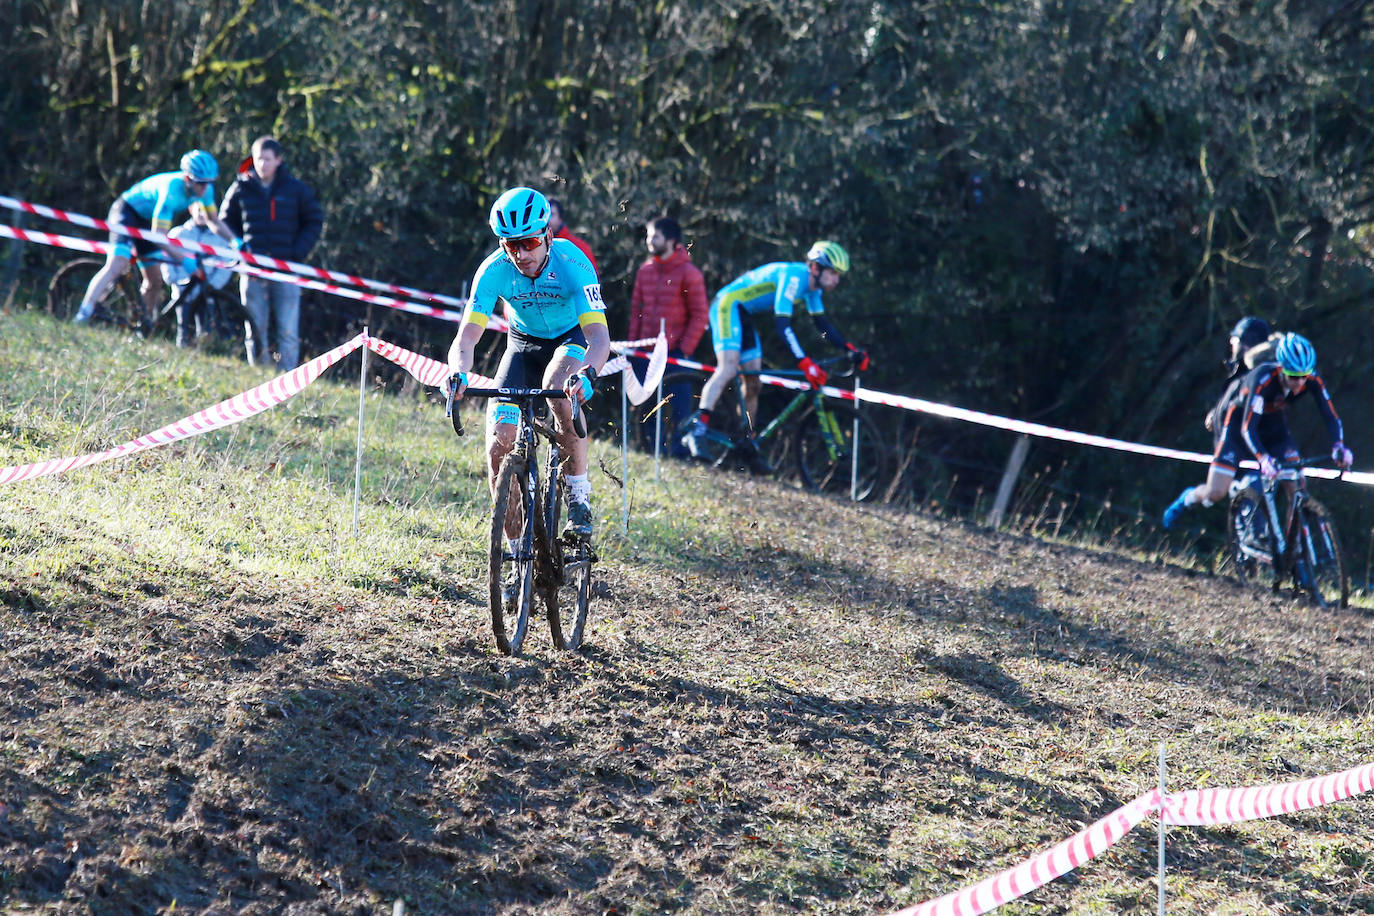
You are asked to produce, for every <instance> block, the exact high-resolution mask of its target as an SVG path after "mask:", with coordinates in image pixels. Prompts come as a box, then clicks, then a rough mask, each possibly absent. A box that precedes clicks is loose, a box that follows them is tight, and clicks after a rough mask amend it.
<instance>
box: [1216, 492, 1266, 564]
mask: <svg viewBox="0 0 1374 916" xmlns="http://www.w3.org/2000/svg"><path fill="white" fill-rule="evenodd" d="M1263 511H1264V510H1263V509H1262V508H1261V507H1260V504H1259V501H1258V500H1256V499H1255V498H1254V497H1253V496H1251V495H1250V493H1249V492H1242V493H1238V494H1236V495H1235V496H1233V497H1232V498H1231V505H1230V507H1229V508H1228V509H1227V513H1226V556H1227V558H1228V559H1229V560H1230V564H1231V575H1233V576H1235V577H1236V581H1237V582H1239V583H1240V584H1241V585H1254V584H1255V582H1256V579H1257V578H1258V576H1259V567H1260V561H1259V560H1258V559H1257V558H1256V557H1255V556H1254V555H1253V554H1254V552H1255V550H1256V548H1257V545H1256V544H1255V543H1254V541H1255V528H1254V525H1255V522H1256V520H1257V519H1258V518H1259V517H1260V516H1261V515H1262V513H1263ZM1266 527H1267V526H1266ZM1265 540H1266V541H1270V539H1269V538H1265ZM1265 549H1267V550H1268V551H1269V555H1270V556H1271V557H1272V556H1273V546H1272V543H1271V544H1269V546H1268V547H1267V548H1265Z"/></svg>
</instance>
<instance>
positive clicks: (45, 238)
mask: <svg viewBox="0 0 1374 916" xmlns="http://www.w3.org/2000/svg"><path fill="white" fill-rule="evenodd" d="M0 237H4V238H11V239H18V240H20V241H24V242H38V243H39V244H41V245H52V246H53V247H55V248H70V249H74V250H76V251H88V252H91V253H92V254H102V255H108V254H109V253H110V249H111V248H112V247H113V246H111V245H110V243H109V242H93V241H90V240H88V239H78V238H73V237H72V236H70V235H54V234H52V233H50V232H35V231H33V230H31V229H17V228H15V227H13V226H6V225H5V224H3V223H0ZM172 241H173V242H176V241H177V240H176V239H172ZM221 266H223V267H225V268H227V269H229V270H234V271H237V272H239V273H246V274H249V275H250V276H255V277H262V278H264V279H268V280H276V281H279V282H282V283H294V284H296V285H297V286H303V287H306V288H307V289H317V290H321V291H323V292H326V293H330V294H332V295H335V296H342V297H344V298H347V299H356V300H358V301H359V302H370V303H373V304H375V305H384V306H386V307H387V308H393V309H399V310H400V311H403V312H409V313H411V314H412V315H424V316H426V317H429V318H440V319H442V320H444V321H452V322H458V321H461V320H462V318H463V313H462V312H455V311H451V310H450V309H441V308H438V307H436V306H432V305H420V304H418V303H415V302H408V301H406V300H403V299H393V298H391V297H390V296H381V295H378V294H377V293H365V292H363V291H362V290H357V289H349V288H347V287H343V286H336V285H334V284H332V283H325V282H323V281H320V280H311V279H308V278H306V277H298V276H296V275H295V274H284V273H279V272H276V271H269V270H263V269H262V268H260V267H253V266H251V265H248V264H243V263H238V262H235V261H233V260H231V259H229V258H225V259H223V260H222V261H221ZM491 328H492V330H496V331H504V330H505V329H506V323H505V320H504V319H503V318H501V317H500V316H497V315H493V316H492V323H491Z"/></svg>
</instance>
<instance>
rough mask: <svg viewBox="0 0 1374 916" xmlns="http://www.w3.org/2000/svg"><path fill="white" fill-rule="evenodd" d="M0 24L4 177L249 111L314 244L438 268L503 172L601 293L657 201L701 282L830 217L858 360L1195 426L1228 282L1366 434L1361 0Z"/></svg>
mask: <svg viewBox="0 0 1374 916" xmlns="http://www.w3.org/2000/svg"><path fill="white" fill-rule="evenodd" d="M0 28H2V29H3V30H4V33H5V34H6V35H9V36H12V37H11V39H10V40H9V41H7V43H6V44H5V46H4V47H3V49H0V58H2V60H0V63H2V64H3V68H4V72H5V73H6V79H5V81H4V82H3V83H0V115H3V117H4V119H5V123H6V125H7V130H6V131H5V132H4V134H3V136H0V143H3V149H2V150H0V152H3V157H0V187H2V188H3V189H4V191H5V192H7V193H11V194H17V195H19V196H22V197H26V198H29V199H33V200H37V201H41V202H45V203H49V204H53V205H57V206H64V207H70V208H73V209H77V210H81V211H84V212H89V213H102V212H103V211H104V209H105V207H106V206H107V205H108V201H109V199H110V198H111V197H112V196H113V195H114V194H115V193H117V192H118V191H119V190H121V189H122V188H123V187H125V186H127V184H128V183H130V182H131V181H133V180H135V179H137V178H139V177H141V176H142V175H144V174H147V173H149V172H151V171H155V170H160V169H164V168H168V167H170V166H171V163H173V162H174V161H175V157H176V156H177V155H178V154H179V153H180V152H181V151H182V150H183V149H185V148H187V147H190V146H203V147H205V148H207V149H210V150H211V151H213V152H214V153H215V154H216V155H217V156H218V157H219V158H220V160H221V163H222V165H224V166H230V165H233V164H235V163H236V162H237V161H238V160H239V158H240V157H241V156H243V155H245V154H246V151H247V147H248V145H249V143H250V142H251V140H252V139H253V138H254V137H255V136H257V135H259V134H262V133H266V132H271V133H275V134H277V135H278V136H279V137H280V138H281V139H282V140H283V142H284V143H285V144H286V145H287V148H288V156H289V160H290V161H291V163H292V164H293V166H294V167H295V168H296V170H297V171H298V172H299V173H300V174H301V175H302V176H303V177H305V178H307V179H308V180H310V181H311V182H312V183H313V184H314V185H315V186H316V187H317V188H318V190H319V191H320V193H321V196H322V198H323V199H324V200H325V201H326V203H327V204H328V207H329V213H330V217H329V222H328V225H327V229H326V235H325V240H324V243H323V245H322V248H321V250H320V251H319V253H318V256H317V260H318V261H319V262H321V263H327V264H329V265H331V266H337V267H340V268H346V269H349V270H353V271H357V272H360V273H364V274H370V275H374V276H378V277H382V278H386V279H393V280H396V281H399V282H404V283H407V284H411V285H416V286H421V287H434V288H439V289H442V290H445V291H452V292H458V291H459V290H460V289H461V287H462V284H463V282H464V280H465V278H467V277H469V276H470V274H471V271H472V269H473V267H474V266H475V265H476V263H477V262H478V261H479V260H480V258H481V257H482V256H483V255H484V254H485V253H486V251H487V250H489V246H490V239H489V236H488V235H487V234H486V230H485V227H484V214H485V210H486V207H487V206H488V205H489V203H490V201H491V200H492V198H493V196H494V195H495V194H496V193H499V191H500V190H501V189H503V188H504V187H506V186H509V185H511V184H514V183H529V184H534V185H537V186H540V187H543V188H545V189H547V190H549V191H550V192H552V193H555V194H557V195H558V196H560V197H562V198H563V199H564V200H565V201H566V203H567V205H568V208H569V210H570V212H571V215H572V217H573V224H574V227H575V229H576V230H577V231H579V232H580V233H581V234H583V235H584V236H585V237H586V238H588V240H589V241H590V242H591V243H592V245H593V247H594V249H595V250H596V252H597V255H598V259H599V260H600V262H601V264H602V269H603V279H604V281H605V284H606V287H607V296H608V300H609V301H610V303H611V306H612V310H613V311H614V310H616V309H617V308H620V309H621V310H622V314H623V308H624V306H625V305H627V304H628V298H629V295H628V291H629V281H630V278H631V276H632V274H633V268H634V265H635V264H636V263H637V261H638V259H639V258H640V256H641V250H642V249H641V230H640V227H641V225H642V222H643V220H644V219H645V218H646V217H649V216H651V215H655V214H657V213H659V212H662V211H667V212H669V213H672V214H673V215H675V216H677V217H678V218H679V219H680V220H681V221H682V222H683V224H684V226H685V227H686V230H687V234H688V235H689V237H690V239H691V242H692V246H693V255H694V258H695V260H696V261H697V262H698V264H700V265H701V266H702V267H703V269H704V270H705V271H706V273H707V278H708V284H709V285H711V286H718V285H720V284H722V283H724V282H725V281H727V280H729V279H730V278H731V277H732V276H734V275H735V274H737V273H738V272H740V271H742V270H744V269H746V268H748V267H750V266H753V265H755V264H758V263H762V262H764V261H768V260H774V259H782V258H796V257H798V256H799V255H800V253H801V251H802V249H803V247H804V246H805V245H806V244H807V243H808V242H810V241H811V240H813V239H814V238H816V237H820V236H831V237H834V238H836V239H838V240H840V241H842V242H843V243H844V244H846V245H847V246H848V247H849V248H850V250H851V252H852V254H853V255H854V259H855V265H856V270H855V272H854V276H853V279H852V282H849V283H848V284H847V285H846V286H845V287H843V288H842V289H841V291H840V293H839V294H838V295H836V296H835V297H833V305H832V311H833V312H834V313H835V314H836V316H837V322H838V323H839V324H840V325H841V327H843V328H845V329H847V330H848V331H850V332H852V334H853V336H854V337H855V338H856V339H859V340H862V341H864V342H866V343H868V344H869V345H870V346H871V347H872V348H873V350H874V353H875V356H876V358H877V359H876V362H877V365H878V367H879V369H878V372H877V377H876V378H875V379H874V380H873V381H874V383H875V384H878V385H881V386H883V387H888V388H892V389H895V390H900V391H904V392H909V393H914V394H918V395H921V396H926V397H933V398H937V399H943V400H950V401H953V402H955V403H959V404H963V405H967V406H974V407H978V408H981V409H986V410H991V411H995V412H1006V413H1010V414H1013V415H1017V416H1022V417H1028V418H1035V419H1039V420H1042V421H1045V422H1051V423H1056V424H1060V425H1066V426H1070V427H1073V428H1079V429H1086V430H1091V431H1094V432H1100V433H1104V434H1108V435H1116V436H1122V437H1126V438H1136V439H1144V440H1147V441H1152V442H1158V443H1161V444H1174V445H1180V446H1183V447H1188V448H1194V449H1200V450H1205V449H1206V448H1208V447H1209V440H1208V437H1207V435H1206V433H1205V432H1203V430H1202V428H1201V425H1200V423H1199V422H1198V420H1199V418H1200V416H1201V412H1202V409H1203V407H1204V406H1205V404H1206V403H1207V401H1208V400H1209V399H1210V398H1211V397H1213V396H1214V395H1215V391H1216V388H1217V385H1218V382H1219V374H1218V371H1217V362H1218V360H1219V358H1220V356H1221V352H1222V349H1223V347H1224V345H1225V330H1224V329H1225V328H1226V327H1228V326H1229V325H1230V324H1231V323H1232V322H1234V321H1235V320H1236V319H1237V318H1238V317H1240V316H1241V315H1242V314H1245V313H1249V312H1257V313H1259V314H1262V315H1264V316H1266V317H1268V318H1270V319H1271V320H1273V321H1274V322H1276V323H1277V324H1278V325H1280V326H1282V327H1285V328H1292V329H1296V330H1300V331H1303V332H1305V333H1308V334H1309V335H1310V336H1311V337H1312V338H1313V340H1314V342H1315V343H1316V344H1317V346H1318V348H1319V352H1320V353H1321V354H1322V356H1323V360H1322V363H1323V366H1324V370H1325V372H1326V374H1327V375H1328V376H1329V377H1330V380H1331V382H1332V384H1333V387H1334V389H1335V391H1336V394H1337V397H1338V399H1339V402H1340V404H1341V406H1342V408H1343V412H1344V413H1345V414H1346V416H1347V419H1348V420H1350V421H1351V425H1352V426H1353V427H1355V430H1354V432H1353V433H1352V435H1351V437H1350V438H1351V440H1352V445H1354V447H1355V448H1356V449H1357V451H1358V452H1360V453H1361V454H1362V455H1365V456H1369V457H1371V458H1374V451H1371V449H1374V437H1371V436H1368V435H1367V434H1366V433H1365V432H1364V430H1365V429H1367V428H1368V426H1369V420H1370V419H1371V413H1370V412H1369V411H1368V410H1366V409H1365V408H1364V407H1363V403H1364V402H1367V401H1368V394H1369V385H1368V382H1367V376H1368V374H1369V373H1368V371H1367V366H1368V359H1367V357H1366V356H1365V354H1366V353H1367V352H1368V345H1369V336H1370V328H1369V321H1368V319H1367V309H1366V305H1365V300H1366V298H1367V297H1368V295H1369V293H1370V290H1371V283H1370V274H1369V268H1370V262H1369V259H1368V257H1367V255H1366V252H1365V251H1363V250H1362V249H1361V247H1360V246H1361V243H1362V241H1363V240H1364V239H1366V238H1367V235H1366V234H1365V233H1366V230H1365V227H1366V226H1367V225H1368V224H1370V223H1371V220H1372V219H1374V188H1372V187H1371V175H1374V170H1372V169H1371V165H1374V143H1372V142H1371V141H1374V120H1372V118H1371V115H1372V114H1374V80H1372V79H1371V74H1370V69H1369V67H1368V61H1369V60H1371V59H1374V41H1372V40H1371V33H1372V32H1374V9H1371V6H1370V4H1368V3H1365V2H1340V0H1326V2H1321V0H1313V2H1281V0H1258V2H1250V3H1244V4H1230V3H1216V2H1211V0H1180V2H1160V3H1130V2H1121V0H1047V2H1034V3H1005V2H979V3H947V2H933V0H925V2H922V0H900V2H895V0H864V2H857V0H716V2H714V3H711V4H707V5H704V6H703V5H700V4H687V3H682V2H676V0H657V2H649V3H628V2H624V0H589V2H581V3H577V4H574V3H571V2H567V0H485V2H480V3H477V2H470V3H450V2H447V0H443V2H441V0H372V2H365V0H341V2H338V3H332V4H312V3H304V2H290V0H206V2H204V3H197V4H149V3H143V2H134V0H108V2H102V3H92V2H82V0H27V2H25V0H11V2H8V3H5V4H3V6H0ZM434 332H435V334H436V335H441V334H443V333H447V329H444V328H435V329H434ZM1304 411H1306V408H1304ZM935 435H937V436H940V435H944V436H948V437H951V438H957V437H965V438H964V440H963V441H962V443H961V446H960V447H961V448H963V449H964V450H966V451H971V452H974V453H983V454H984V456H985V457H986V458H987V459H988V460H989V461H995V460H997V458H998V457H1000V456H1001V455H1002V454H1004V453H1005V449H1006V447H1007V442H1006V440H1005V439H1004V438H1002V437H997V436H988V435H984V434H980V435H978V436H969V435H968V434H967V431H966V430H955V429H953V428H951V427H949V426H948V425H947V426H946V427H945V428H944V429H943V431H937V432H936V433H935ZM1041 449H1042V452H1043V454H1045V455H1047V456H1050V457H1053V456H1055V455H1062V457H1063V458H1064V460H1067V461H1069V462H1070V464H1069V466H1068V467H1067V468H1066V470H1065V471H1064V473H1065V474H1066V475H1067V476H1068V477H1069V478H1070V479H1073V480H1076V481H1078V482H1080V483H1084V484H1092V485H1100V486H1119V485H1120V483H1119V482H1116V483H1110V481H1112V480H1113V478H1112V474H1111V471H1110V465H1111V464H1112V460H1111V459H1110V458H1108V459H1107V460H1105V461H1104V460H1103V455H1102V454H1101V453H1097V454H1093V455H1091V456H1088V455H1085V454H1084V453H1083V452H1082V451H1081V450H1064V451H1062V452H1060V451H1059V450H1056V449H1055V448H1053V447H1052V446H1043V447H1041ZM1198 471H1199V468H1197V467H1190V468H1178V467H1173V466H1169V467H1163V466H1161V467H1159V469H1158V473H1157V475H1156V478H1155V479H1153V480H1151V481H1149V486H1150V488H1151V489H1153V490H1155V491H1156V495H1157V493H1158V491H1159V490H1161V489H1163V488H1165V485H1166V484H1167V486H1168V489H1170V490H1173V489H1174V488H1175V484H1176V482H1178V483H1181V482H1183V481H1184V480H1187V479H1190V478H1194V477H1200V474H1199V473H1198ZM1175 478H1177V481H1175Z"/></svg>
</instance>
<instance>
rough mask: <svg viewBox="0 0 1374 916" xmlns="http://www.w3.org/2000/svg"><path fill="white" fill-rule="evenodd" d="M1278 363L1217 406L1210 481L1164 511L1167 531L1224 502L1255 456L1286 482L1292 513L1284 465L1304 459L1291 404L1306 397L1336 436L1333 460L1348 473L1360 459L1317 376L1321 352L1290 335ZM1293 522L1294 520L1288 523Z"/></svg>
mask: <svg viewBox="0 0 1374 916" xmlns="http://www.w3.org/2000/svg"><path fill="white" fill-rule="evenodd" d="M1275 359H1276V362H1268V363H1260V364H1259V365H1257V366H1256V367H1255V368H1254V369H1251V370H1250V371H1249V372H1247V373H1246V374H1245V375H1244V376H1243V377H1242V378H1241V380H1240V383H1239V384H1238V385H1237V386H1236V387H1235V389H1234V390H1232V389H1228V391H1227V396H1226V397H1225V398H1223V400H1224V401H1225V403H1222V404H1218V409H1217V410H1216V411H1214V413H1213V416H1216V417H1220V418H1221V420H1220V422H1217V423H1213V429H1212V435H1213V437H1214V440H1215V443H1216V450H1215V451H1214V452H1213V455H1212V463H1211V465H1210V467H1209V468H1208V470H1207V482H1206V483H1204V484H1201V485H1199V486H1195V487H1188V488H1187V489H1185V490H1184V491H1183V492H1182V493H1180V494H1179V495H1178V498H1177V499H1175V500H1174V501H1173V502H1172V503H1170V504H1169V507H1168V508H1167V509H1165V510H1164V527H1165V528H1172V527H1173V526H1174V525H1175V524H1176V523H1177V522H1178V519H1179V516H1181V515H1182V514H1183V513H1184V511H1186V510H1187V509H1189V508H1191V507H1193V506H1196V505H1198V504H1199V503H1200V504H1202V505H1204V506H1210V505H1212V504H1213V503H1215V502H1218V501H1220V500H1222V499H1224V498H1225V497H1226V496H1227V493H1228V492H1229V490H1230V486H1231V481H1232V480H1233V479H1234V478H1235V476H1236V470H1237V468H1238V467H1239V466H1240V462H1241V460H1242V459H1245V458H1250V457H1253V458H1254V459H1255V460H1256V461H1257V462H1258V464H1259V469H1260V474H1261V475H1262V476H1263V477H1264V479H1265V480H1266V481H1272V480H1274V479H1275V478H1279V479H1280V480H1281V486H1282V489H1283V492H1284V496H1285V498H1286V499H1287V501H1288V507H1289V514H1290V516H1291V513H1292V507H1293V493H1294V490H1295V488H1296V484H1295V480H1296V475H1297V471H1295V470H1284V471H1282V472H1280V470H1279V463H1280V462H1282V463H1284V464H1286V465H1290V464H1295V463H1297V462H1298V461H1299V460H1300V457H1301V454H1300V452H1299V451H1298V445H1297V442H1295V441H1294V439H1293V434H1292V432H1291V431H1290V430H1289V428H1288V419H1287V409H1288V405H1289V404H1291V403H1292V402H1293V401H1295V400H1297V399H1298V398H1300V397H1302V396H1303V395H1305V394H1309V393H1310V394H1312V396H1313V398H1314V399H1315V401H1316V404H1317V410H1318V411H1319V412H1320V413H1321V417H1322V420H1323V422H1324V423H1325V424H1326V430H1327V433H1328V434H1329V435H1330V437H1331V460H1332V461H1333V462H1335V463H1336V464H1337V465H1338V466H1340V467H1342V468H1349V467H1350V466H1351V464H1353V463H1354V460H1355V456H1354V455H1353V454H1352V453H1351V451H1350V449H1348V448H1346V447H1345V442H1344V432H1343V428H1342V425H1341V418H1340V417H1339V416H1338V415H1337V414H1336V409H1335V407H1334V406H1333V405H1332V403H1331V395H1330V394H1329V393H1328V392H1327V390H1326V383H1325V382H1323V381H1322V379H1321V376H1320V375H1318V374H1317V351H1316V350H1315V349H1314V348H1313V347H1312V344H1311V342H1309V341H1308V340H1307V338H1306V337H1303V336H1302V335H1300V334H1293V333H1288V334H1284V335H1283V336H1282V337H1281V338H1279V341H1278V344H1277V346H1276V347H1275ZM1289 522H1291V517H1290V519H1289Z"/></svg>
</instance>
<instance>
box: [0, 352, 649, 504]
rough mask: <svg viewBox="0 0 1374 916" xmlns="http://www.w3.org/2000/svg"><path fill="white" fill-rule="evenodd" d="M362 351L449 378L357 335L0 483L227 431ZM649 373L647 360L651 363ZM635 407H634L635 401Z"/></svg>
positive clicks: (421, 377)
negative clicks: (187, 410)
mask: <svg viewBox="0 0 1374 916" xmlns="http://www.w3.org/2000/svg"><path fill="white" fill-rule="evenodd" d="M362 346H366V347H367V348H368V349H369V350H372V351H373V352H374V353H376V354H377V355H378V356H381V357H383V358H385V359H388V360H390V361H391V362H393V363H395V364H396V365H398V366H400V367H401V368H403V369H405V370H406V371H407V372H409V373H410V374H411V375H412V376H414V377H415V379H416V380H417V381H419V382H420V383H422V384H425V385H429V386H430V387H432V388H438V387H440V386H441V385H442V384H443V383H444V380H445V379H447V378H448V376H449V369H448V365H447V364H446V363H443V362H440V361H439V360H437V359H431V358H430V357H428V356H422V355H421V354H419V353H415V352H413V351H411V350H407V349H405V348H404V347H398V346H397V345H396V344H393V343H389V342H387V341H385V340H379V339H378V338H376V337H372V336H369V335H368V334H359V335H358V336H357V337H355V338H353V339H352V340H350V341H348V342H347V343H343V344H340V345H339V346H337V347H335V348H334V349H332V350H330V351H329V352H327V353H321V354H320V355H319V356H317V357H315V358H314V359H312V360H310V361H309V362H307V363H306V364H305V365H303V366H300V367H298V368H296V369H292V370H291V371H290V372H285V373H283V374H281V375H279V376H277V377H276V378H274V379H272V380H271V381H268V382H264V383H263V384H261V385H259V386H257V387H256V388H251V389H249V390H248V391H245V392H243V393H242V394H237V395H234V397H232V398H228V399H226V400H224V401H221V402H220V403H218V404H216V405H214V406H213V407H207V408H206V409H205V410H202V411H200V412H198V413H194V414H192V415H191V416H189V417H184V418H182V419H180V420H177V421H176V422H175V423H168V424H167V425H166V426H163V427H161V428H159V429H156V430H153V431H152V432H151V433H148V434H147V435H144V436H140V437H139V438H137V439H133V440H131V441H129V442H125V443H123V444H121V445H117V446H115V447H114V448H109V449H105V450H104V451H100V452H92V453H90V454H86V455H77V456H73V457H70V458H53V459H51V460H48V461H40V462H35V463H33V464H24V465H15V466H12V467H3V468H0V484H6V483H15V482H17V481H20V480H28V479H30V478H33V477H46V476H48V475H51V474H63V473H66V472H67V471H72V470H76V469H77V468H84V467H89V466H91V465H93V464H100V463H101V462H104V461H110V460H111V459H114V458H123V457H125V456H128V455H135V454H137V453H139V452H142V451H146V450H147V449H150V448H156V447H157V446H160V445H170V444H171V443H173V442H179V441H181V440H183V439H189V438H191V437H192V436H199V435H201V434H202V433H208V432H212V431H214V430H217V429H223V428H224V427H226V426H232V425H233V424H235V423H239V422H241V421H243V420H246V419H248V418H249V417H252V416H255V415H257V414H260V413H262V412H263V411H264V410H268V409H269V408H272V407H276V406H277V405H278V404H281V403H283V402H285V401H287V400H289V399H290V398H293V397H295V396H296V395H297V394H300V392H301V391H302V390H304V389H305V387H306V386H307V385H309V384H311V383H312V382H314V381H315V380H316V379H318V378H319V377H320V375H321V374H322V373H323V372H324V371H325V370H326V369H328V368H329V367H330V366H333V365H334V364H335V363H337V362H338V361H339V360H341V359H343V358H344V357H345V356H347V355H348V354H350V353H352V352H353V351H354V350H356V349H358V348H359V347H362ZM654 349H655V358H656V359H658V360H659V371H660V372H662V365H663V360H664V358H666V353H667V342H666V341H663V342H661V343H660V344H659V345H658V346H656V347H655V348H654ZM617 370H620V371H623V372H625V373H626V374H627V375H629V376H630V377H631V378H633V370H631V369H630V368H629V363H628V361H627V360H626V359H625V358H624V357H623V356H622V357H617V358H616V359H612V360H609V361H607V363H606V365H605V366H603V367H602V372H603V373H604V374H609V373H611V372H615V371H617ZM651 374H652V361H651ZM492 381H493V380H492V379H489V378H487V377H485V376H480V375H474V376H473V377H472V382H473V383H474V384H482V385H490V384H492ZM657 384H658V380H657V379H651V380H650V381H649V383H648V384H646V385H645V386H644V387H645V389H646V397H647V392H651V391H652V389H653V388H654V387H655V386H657ZM636 403H638V402H636Z"/></svg>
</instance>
